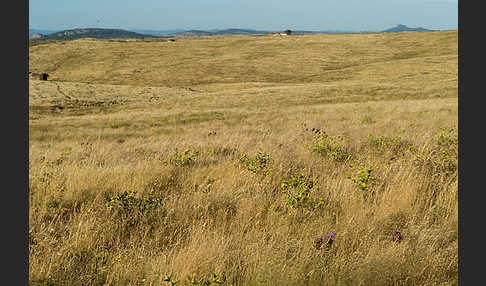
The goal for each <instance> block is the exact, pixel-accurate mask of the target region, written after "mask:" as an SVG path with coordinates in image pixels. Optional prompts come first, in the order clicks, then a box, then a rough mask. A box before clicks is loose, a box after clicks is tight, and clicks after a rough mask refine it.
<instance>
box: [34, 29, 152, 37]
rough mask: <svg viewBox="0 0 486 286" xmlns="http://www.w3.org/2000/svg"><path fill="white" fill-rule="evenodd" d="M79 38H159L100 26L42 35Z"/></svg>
mask: <svg viewBox="0 0 486 286" xmlns="http://www.w3.org/2000/svg"><path fill="white" fill-rule="evenodd" d="M81 38H96V39H119V38H125V39H143V38H159V37H158V36H154V35H148V34H140V33H135V32H131V31H127V30H121V29H102V28H82V29H72V30H64V31H60V32H55V33H51V34H48V35H45V36H44V37H42V39H44V40H74V39H81Z"/></svg>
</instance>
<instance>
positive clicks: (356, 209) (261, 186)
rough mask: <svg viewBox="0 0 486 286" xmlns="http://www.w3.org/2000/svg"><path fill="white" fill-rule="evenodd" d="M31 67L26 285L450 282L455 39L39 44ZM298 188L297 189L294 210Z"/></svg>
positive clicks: (441, 35)
mask: <svg viewBox="0 0 486 286" xmlns="http://www.w3.org/2000/svg"><path fill="white" fill-rule="evenodd" d="M29 60H30V61H29V63H30V69H31V70H32V71H36V72H49V74H50V77H49V79H50V81H35V80H32V81H30V83H29V86H30V93H29V127H30V128H29V134H30V138H29V159H30V160H29V187H30V200H29V205H30V208H29V229H30V231H29V248H30V255H29V266H30V267H29V271H30V281H31V283H32V284H36V283H38V284H42V283H44V284H46V285H49V284H51V285H52V283H54V285H58V284H60V285H170V284H171V282H170V281H164V278H165V276H166V275H171V278H172V279H174V280H176V281H177V285H191V282H190V279H189V278H194V279H195V282H194V283H196V282H197V283H199V284H198V285H204V282H207V283H212V284H211V285H218V283H217V282H216V280H217V279H219V280H221V281H220V282H219V284H222V285H323V284H326V285H439V284H440V285H457V235H458V234H457V104H458V102H457V31H452V32H434V33H400V34H370V35H312V36H291V37H250V36H241V37H240V36H238V37H210V38H202V39H190V38H188V39H180V40H178V41H177V42H174V43H167V42H156V41H134V42H117V41H103V40H75V41H65V42H56V41H55V42H50V43H46V44H42V45H35V46H32V47H31V48H30V58H29ZM51 79H52V81H51ZM304 124H305V126H304ZM306 128H307V130H305V129H306ZM312 128H319V129H320V130H323V131H325V133H326V134H327V136H328V137H326V136H324V137H323V136H322V133H321V134H317V133H315V132H312ZM330 140H331V141H330ZM332 140H334V141H332ZM318 147H321V150H325V151H323V152H316V151H315V150H316V148H318ZM326 148H327V149H326ZM186 150H187V153H184V152H185V151H186ZM313 150H314V151H313ZM258 152H261V153H260V154H268V156H269V160H268V161H266V160H264V159H262V157H258V156H257V155H258V154H259V153H258ZM177 154H179V155H180V156H178V155H177ZM245 154H246V158H247V159H248V160H246V161H245V160H243V158H244V156H243V155H245ZM341 154H345V155H350V159H349V160H345V159H343V157H340V156H341ZM252 160H253V161H252ZM369 167H371V168H373V171H372V173H371V174H372V176H371V180H369V181H366V187H364V190H362V189H360V188H359V185H361V184H362V183H363V182H364V181H359V171H360V170H365V169H366V168H369ZM298 174H302V175H304V177H305V178H307V179H309V180H313V187H312V188H311V189H308V190H307V191H308V193H305V194H307V195H308V197H307V199H302V201H301V202H300V203H298V204H297V205H296V206H295V207H291V206H290V203H289V198H288V197H287V198H286V196H285V193H283V192H282V183H284V182H285V181H287V180H289V179H291V178H292V175H298ZM351 178H358V179H357V180H358V182H357V183H356V182H353V180H352V179H351ZM363 180H364V179H363ZM300 187H303V185H300ZM296 190H297V189H295V190H291V192H294V191H296ZM301 190H302V189H301ZM125 191H133V192H135V193H134V194H130V193H125V194H124V192H125ZM158 199H160V201H159V200H158ZM320 199H322V200H320ZM319 201H321V202H322V203H321V204H317V207H316V208H315V209H313V210H309V209H308V208H311V207H312V206H314V203H315V202H319ZM394 231H400V232H401V233H402V234H403V240H402V242H401V243H394V242H392V241H391V239H392V234H393V232H394ZM328 233H334V234H335V235H336V239H335V242H334V244H333V245H332V247H331V249H330V250H328V251H326V250H325V249H315V247H314V239H315V238H316V237H318V236H322V237H324V238H326V235H327V234H328ZM212 274H214V275H215V276H212ZM213 280H214V281H213Z"/></svg>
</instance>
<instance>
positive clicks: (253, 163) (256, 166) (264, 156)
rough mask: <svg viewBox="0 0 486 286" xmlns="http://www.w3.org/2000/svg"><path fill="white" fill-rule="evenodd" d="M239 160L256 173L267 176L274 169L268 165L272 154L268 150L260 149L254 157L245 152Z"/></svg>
mask: <svg viewBox="0 0 486 286" xmlns="http://www.w3.org/2000/svg"><path fill="white" fill-rule="evenodd" d="M238 162H239V163H240V164H242V165H243V166H245V168H246V169H247V170H248V171H250V172H252V173H254V174H260V175H263V176H267V175H268V174H270V172H271V171H272V169H270V168H268V165H269V164H270V154H268V153H266V152H260V151H258V153H257V154H256V155H255V156H254V157H250V156H248V154H246V153H245V154H243V155H241V156H240V158H239V159H238Z"/></svg>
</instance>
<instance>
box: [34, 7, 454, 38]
mask: <svg viewBox="0 0 486 286" xmlns="http://www.w3.org/2000/svg"><path fill="white" fill-rule="evenodd" d="M457 5H458V3H457V0H300V1H295V0H200V1H196V0H177V1H163V0H139V1H133V0H130V1H128V0H82V1H76V0H29V27H30V28H34V29H48V30H64V29H72V28H88V27H91V28H93V27H102V28H120V29H153V30H171V29H226V28H248V29H258V30H284V29H291V30H314V31H317V30H352V31H379V30H384V29H387V28H391V27H393V26H396V25H397V24H404V25H407V26H409V27H419V26H421V27H424V28H429V29H440V30H446V29H457V27H458V24H457V19H458V7H457Z"/></svg>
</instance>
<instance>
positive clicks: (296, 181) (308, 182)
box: [270, 174, 324, 213]
mask: <svg viewBox="0 0 486 286" xmlns="http://www.w3.org/2000/svg"><path fill="white" fill-rule="evenodd" d="M280 188H281V191H282V193H283V194H285V206H286V208H287V209H289V210H291V211H296V210H297V209H302V210H307V211H314V210H315V209H317V208H318V207H319V206H321V205H322V204H323V203H324V200H323V198H322V197H321V198H319V199H316V198H314V196H313V193H315V192H318V191H319V190H320V188H321V187H320V186H319V185H318V184H316V178H309V177H308V176H305V175H304V174H299V175H295V174H293V175H291V176H290V179H288V180H286V181H283V182H282V183H281V185H280ZM281 209H282V208H281V207H279V206H276V205H272V206H270V210H272V211H274V212H276V213H280V212H281Z"/></svg>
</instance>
